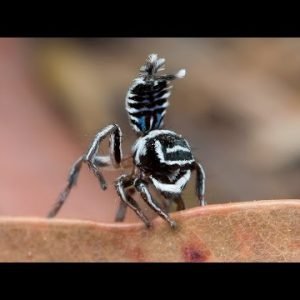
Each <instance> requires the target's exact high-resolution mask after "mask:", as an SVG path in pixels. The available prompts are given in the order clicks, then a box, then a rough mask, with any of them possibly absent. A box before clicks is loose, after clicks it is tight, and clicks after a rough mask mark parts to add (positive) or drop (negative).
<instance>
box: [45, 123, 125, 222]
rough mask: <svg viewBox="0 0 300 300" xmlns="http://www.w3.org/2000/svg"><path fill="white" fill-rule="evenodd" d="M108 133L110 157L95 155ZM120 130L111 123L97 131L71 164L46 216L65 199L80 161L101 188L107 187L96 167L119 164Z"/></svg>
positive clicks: (51, 214)
mask: <svg viewBox="0 0 300 300" xmlns="http://www.w3.org/2000/svg"><path fill="white" fill-rule="evenodd" d="M108 135H110V157H109V156H96V153H97V152H98V149H99V146H100V142H101V141H102V140H103V139H104V138H106V137H107V136H108ZM121 139H122V132H121V129H120V128H119V126H118V125H116V124H112V125H108V126H106V127H105V128H104V129H102V130H101V131H99V132H98V133H97V134H96V136H95V138H94V140H93V142H92V143H91V145H90V147H89V149H88V151H87V153H86V154H85V155H83V156H81V157H80V158H79V159H78V160H76V161H75V163H74V164H73V165H72V167H71V170H70V172H69V176H68V183H67V186H66V187H65V188H64V190H63V191H62V192H61V193H60V195H59V197H58V200H57V201H56V203H55V204H54V206H53V208H52V209H51V211H50V212H49V213H48V218H53V217H55V215H56V214H57V213H58V212H59V210H60V209H61V207H62V205H63V204H64V202H65V200H66V199H67V197H68V195H69V193H70V191H71V189H72V187H73V186H74V185H75V184H76V180H77V178H78V175H79V172H80V169H81V166H82V163H86V164H87V165H88V167H89V169H90V170H91V171H92V172H93V173H94V175H95V176H96V177H97V179H98V181H99V183H100V186H101V188H102V189H103V190H105V189H106V188H107V184H106V181H105V179H104V176H103V175H102V173H101V172H100V170H99V169H98V167H106V166H110V165H113V166H114V167H115V168H118V167H119V166H120V163H121V160H122V149H121Z"/></svg>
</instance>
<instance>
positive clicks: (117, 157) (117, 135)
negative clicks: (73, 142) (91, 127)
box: [85, 124, 122, 168]
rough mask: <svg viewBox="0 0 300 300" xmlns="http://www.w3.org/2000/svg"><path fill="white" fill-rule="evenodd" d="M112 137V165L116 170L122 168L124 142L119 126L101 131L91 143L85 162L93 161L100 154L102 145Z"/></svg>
mask: <svg viewBox="0 0 300 300" xmlns="http://www.w3.org/2000/svg"><path fill="white" fill-rule="evenodd" d="M109 135H110V158H111V162H112V165H113V166H114V167H115V168H118V167H119V166H120V162H121V160H122V149H121V140H122V132H121V129H120V127H119V126H118V125H117V124H111V125H108V126H106V127H105V128H103V129H102V130H101V131H99V132H98V133H97V134H96V136H95V138H94V140H93V142H92V143H91V145H90V147H89V150H88V151H87V153H86V156H85V160H86V161H88V162H89V161H90V162H91V161H93V160H94V158H95V155H96V153H97V152H98V149H99V146H100V143H101V142H102V141H103V139H105V138H106V137H107V136H109Z"/></svg>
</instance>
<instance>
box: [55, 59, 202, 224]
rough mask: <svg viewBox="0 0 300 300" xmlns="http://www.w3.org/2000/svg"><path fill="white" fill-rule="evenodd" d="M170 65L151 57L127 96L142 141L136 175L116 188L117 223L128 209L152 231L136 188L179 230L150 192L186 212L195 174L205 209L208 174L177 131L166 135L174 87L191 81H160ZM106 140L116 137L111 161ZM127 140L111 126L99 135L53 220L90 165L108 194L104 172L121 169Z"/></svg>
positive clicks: (136, 150)
mask: <svg viewBox="0 0 300 300" xmlns="http://www.w3.org/2000/svg"><path fill="white" fill-rule="evenodd" d="M164 63H165V60H164V59H162V58H160V59H158V57H157V55H156V54H151V55H150V56H149V57H148V59H147V61H146V63H145V65H143V66H142V67H141V68H140V74H139V77H138V78H136V79H135V80H134V82H133V84H132V86H131V87H130V88H129V91H128V93H127V96H126V103H125V107H126V110H127V112H128V116H129V121H130V124H131V126H132V128H133V130H134V131H135V132H136V134H137V135H138V139H137V141H136V142H135V144H134V146H133V147H132V154H131V155H132V158H133V163H134V169H133V172H132V173H131V174H128V175H122V176H120V177H119V178H118V179H117V180H116V183H115V187H116V190H117V193H118V195H119V197H120V199H121V203H120V207H119V210H118V212H117V216H116V220H117V221H123V219H124V217H125V212H126V207H127V206H129V207H130V208H131V209H133V210H134V211H135V213H136V214H137V215H138V216H139V217H140V218H141V219H142V220H143V221H144V222H145V224H146V225H147V226H149V225H150V222H149V220H148V219H147V217H146V216H145V215H144V213H143V211H142V210H141V209H140V207H139V205H138V204H137V202H136V201H135V200H134V199H133V198H132V197H131V191H132V188H134V191H137V192H139V193H140V195H141V196H142V198H143V199H144V200H145V201H146V202H147V204H148V205H149V206H150V207H151V208H152V209H153V210H154V211H155V212H156V213H158V214H159V215H160V216H161V217H162V218H164V219H165V220H166V221H168V222H169V223H170V225H171V226H172V227H173V226H174V225H175V222H174V221H173V220H171V219H170V217H169V215H168V213H167V211H165V210H164V209H162V208H161V207H160V206H159V205H158V204H157V203H156V201H155V200H154V199H153V198H152V196H151V194H150V192H149V189H148V186H149V185H153V186H154V188H156V190H158V191H159V192H160V193H161V195H162V196H163V197H164V198H165V199H166V200H173V201H175V202H176V204H177V209H178V210H180V209H184V208H185V206H184V202H183V200H182V198H181V193H182V191H183V189H184V188H185V186H186V184H187V183H188V181H189V179H190V176H191V172H192V171H193V170H195V171H196V174H197V178H196V181H197V184H196V192H197V196H198V199H199V201H200V205H204V204H205V203H204V189H205V187H204V183H205V175H204V171H203V168H202V167H201V165H200V164H199V163H197V162H196V161H195V159H194V157H193V155H192V152H191V148H190V146H189V144H188V142H187V141H186V140H185V139H184V138H183V137H182V136H181V135H178V134H176V133H175V132H173V131H170V130H163V129H161V127H162V126H163V119H164V116H165V113H166V108H167V106H168V105H169V102H168V99H169V97H170V95H171V88H172V87H171V86H170V81H171V80H174V79H177V78H183V77H184V76H185V70H180V71H179V72H177V73H176V74H175V75H158V74H157V72H159V71H162V70H163V66H164ZM106 136H110V157H107V156H97V155H96V154H97V152H98V149H99V145H100V142H101V141H102V140H103V139H104V138H105V137H106ZM121 140H122V133H121V129H120V128H119V126H118V125H117V124H112V125H108V126H107V127H105V128H104V129H102V130H101V131H99V133H98V134H97V135H96V136H95V138H94V140H93V142H92V143H91V145H90V147H89V149H88V151H87V153H86V154H85V155H83V156H81V157H80V158H79V159H78V160H77V161H76V162H75V163H74V164H73V166H72V168H71V172H70V175H69V181H68V185H67V187H66V188H65V190H64V191H63V193H62V194H61V195H60V198H59V200H58V202H57V203H56V205H55V207H54V208H53V210H52V211H51V212H50V213H49V217H53V216H55V215H56V214H57V212H58V211H59V209H60V208H61V206H62V204H63V203H64V201H65V199H66V198H67V196H68V194H69V192H70V190H71V188H72V187H73V185H74V184H75V183H76V179H77V176H78V174H79V171H80V168H81V165H82V163H87V165H88V166H89V168H90V169H91V170H92V171H93V173H94V174H95V176H96V177H97V178H98V180H99V182H100V185H101V187H102V189H106V182H105V180H104V177H103V175H102V173H101V172H100V170H99V167H105V166H108V165H112V166H114V167H115V168H119V166H120V164H121V163H122V159H123V158H122V150H121ZM165 208H166V209H168V207H165Z"/></svg>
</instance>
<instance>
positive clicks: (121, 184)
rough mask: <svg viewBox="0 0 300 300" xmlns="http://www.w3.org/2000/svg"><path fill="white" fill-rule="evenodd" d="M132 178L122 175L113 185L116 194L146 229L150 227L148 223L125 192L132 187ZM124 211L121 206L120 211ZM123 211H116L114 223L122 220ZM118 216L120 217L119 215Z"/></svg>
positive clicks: (136, 204) (137, 206) (135, 203)
mask: <svg viewBox="0 0 300 300" xmlns="http://www.w3.org/2000/svg"><path fill="white" fill-rule="evenodd" d="M132 183H133V182H132V177H131V176H130V175H129V176H127V175H122V176H120V177H119V178H118V179H117V181H116V184H115V187H116V190H117V193H118V195H119V197H120V198H121V200H122V202H123V203H124V204H125V205H126V206H127V205H128V206H129V207H130V208H131V209H132V210H133V211H134V212H135V213H136V214H137V216H138V217H139V218H140V219H141V220H142V221H143V222H144V223H145V225H146V226H147V227H150V226H151V223H150V221H149V220H148V218H147V217H146V216H145V215H144V213H143V212H142V210H141V208H140V207H139V205H138V203H137V202H136V201H135V200H134V199H133V198H132V197H131V196H130V195H129V194H128V193H126V192H125V188H126V187H128V186H131V185H132ZM123 209H124V206H122V210H123ZM122 213H123V211H121V212H120V208H119V211H118V214H117V216H116V221H122V220H121V219H120V220H119V219H117V218H118V217H120V218H122V217H123V215H122ZM119 214H120V215H119Z"/></svg>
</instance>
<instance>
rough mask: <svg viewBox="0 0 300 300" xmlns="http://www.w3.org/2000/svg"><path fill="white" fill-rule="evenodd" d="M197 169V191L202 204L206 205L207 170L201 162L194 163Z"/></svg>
mask: <svg viewBox="0 0 300 300" xmlns="http://www.w3.org/2000/svg"><path fill="white" fill-rule="evenodd" d="M194 167H195V170H196V193H197V197H198V200H199V203H200V206H205V205H206V204H207V203H206V201H205V199H204V195H205V172H204V169H203V167H202V166H201V164H200V163H196V162H195V164H194Z"/></svg>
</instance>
